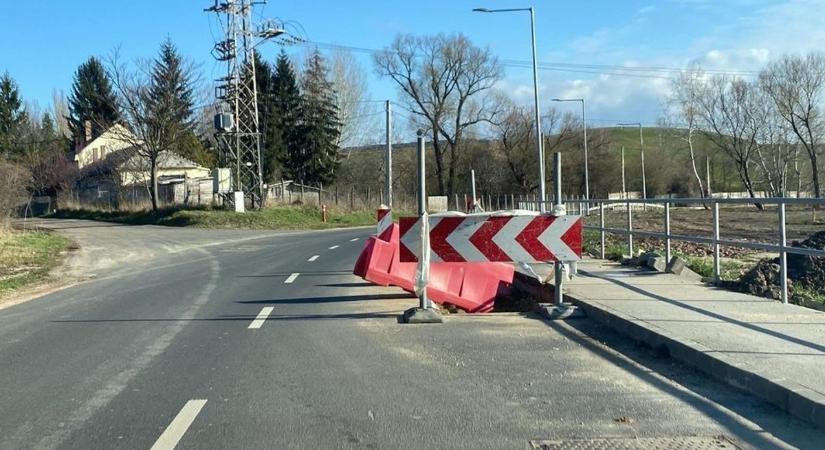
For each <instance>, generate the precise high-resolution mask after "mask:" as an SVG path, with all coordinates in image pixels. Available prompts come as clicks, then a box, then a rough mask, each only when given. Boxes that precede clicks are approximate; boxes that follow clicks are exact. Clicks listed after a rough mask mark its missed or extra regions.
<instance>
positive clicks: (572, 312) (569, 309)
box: [538, 303, 587, 320]
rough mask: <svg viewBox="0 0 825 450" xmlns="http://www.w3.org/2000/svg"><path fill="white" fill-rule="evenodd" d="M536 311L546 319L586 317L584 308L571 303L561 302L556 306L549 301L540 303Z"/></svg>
mask: <svg viewBox="0 0 825 450" xmlns="http://www.w3.org/2000/svg"><path fill="white" fill-rule="evenodd" d="M538 313H539V314H540V315H541V316H542V317H544V318H545V319H547V320H568V319H584V318H585V317H587V315H586V314H585V313H584V310H582V309H579V308H578V307H577V306H576V305H573V304H571V303H562V304H561V305H558V306H557V305H554V304H549V303H540V304H539V307H538Z"/></svg>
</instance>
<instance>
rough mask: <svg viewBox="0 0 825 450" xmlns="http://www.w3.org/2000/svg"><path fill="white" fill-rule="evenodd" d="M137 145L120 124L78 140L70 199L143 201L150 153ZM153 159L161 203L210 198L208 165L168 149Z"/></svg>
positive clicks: (109, 202)
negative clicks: (81, 141)
mask: <svg viewBox="0 0 825 450" xmlns="http://www.w3.org/2000/svg"><path fill="white" fill-rule="evenodd" d="M88 128H89V127H87V131H88ZM88 137H90V136H89V135H88V132H87V138H88ZM139 145H140V141H139V140H138V139H136V138H135V136H134V135H133V134H132V133H131V132H130V131H129V130H128V129H127V128H126V127H124V126H123V125H120V124H115V125H113V126H112V127H110V128H109V129H107V130H106V131H104V132H103V133H101V134H100V135H99V136H97V137H95V138H93V139H88V140H87V142H86V143H85V144H83V145H78V147H77V149H76V150H75V156H74V161H75V163H76V164H77V167H78V169H80V179H79V180H78V182H77V185H76V192H75V195H74V200H75V201H77V202H79V203H81V204H84V205H85V204H94V205H96V206H105V207H112V208H116V207H119V206H121V205H122V204H123V203H124V202H127V203H130V204H132V205H140V204H142V203H146V202H148V201H149V199H150V196H149V192H150V182H151V177H150V175H151V172H150V170H151V166H150V161H149V159H148V158H147V157H146V156H145V155H142V154H141V153H140V152H139V151H138V147H137V146H139ZM157 165H158V167H157V179H158V200H159V201H160V202H161V203H165V204H210V203H211V202H212V200H213V195H212V177H211V171H210V169H209V168H206V167H203V166H201V165H199V164H197V163H195V162H194V161H191V160H189V159H187V158H184V157H183V156H180V155H179V154H177V153H174V152H172V151H163V152H161V153H160V154H159V155H158V158H157Z"/></svg>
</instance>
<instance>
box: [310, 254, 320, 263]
mask: <svg viewBox="0 0 825 450" xmlns="http://www.w3.org/2000/svg"><path fill="white" fill-rule="evenodd" d="M319 256H321V255H315V256H310V257H309V259H308V260H307V261H308V262H312V261H315V260H316V259H318V257H319Z"/></svg>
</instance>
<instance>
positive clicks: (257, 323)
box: [247, 306, 275, 330]
mask: <svg viewBox="0 0 825 450" xmlns="http://www.w3.org/2000/svg"><path fill="white" fill-rule="evenodd" d="M273 309H275V307H274V306H266V307H264V308H263V309H261V312H259V313H258V316H257V317H255V320H253V321H252V323H250V324H249V327H247V328H249V329H250V330H255V329H258V328H261V325H263V324H264V322H265V321H266V318H267V317H269V315H270V314H272V310H273Z"/></svg>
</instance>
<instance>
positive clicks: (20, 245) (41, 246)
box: [0, 229, 73, 294]
mask: <svg viewBox="0 0 825 450" xmlns="http://www.w3.org/2000/svg"><path fill="white" fill-rule="evenodd" d="M72 245H73V244H72V241H70V240H69V239H67V238H65V237H63V236H60V235H58V234H56V233H49V232H44V231H16V230H3V229H0V294H5V293H8V292H11V291H14V290H17V289H20V288H22V287H25V286H29V285H32V284H35V283H39V282H41V281H44V280H45V279H46V278H47V277H48V275H49V272H50V271H51V270H52V269H54V268H55V267H57V266H58V265H60V263H61V262H62V261H63V255H64V253H65V251H66V250H67V249H69V248H70V247H71V246H72Z"/></svg>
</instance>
